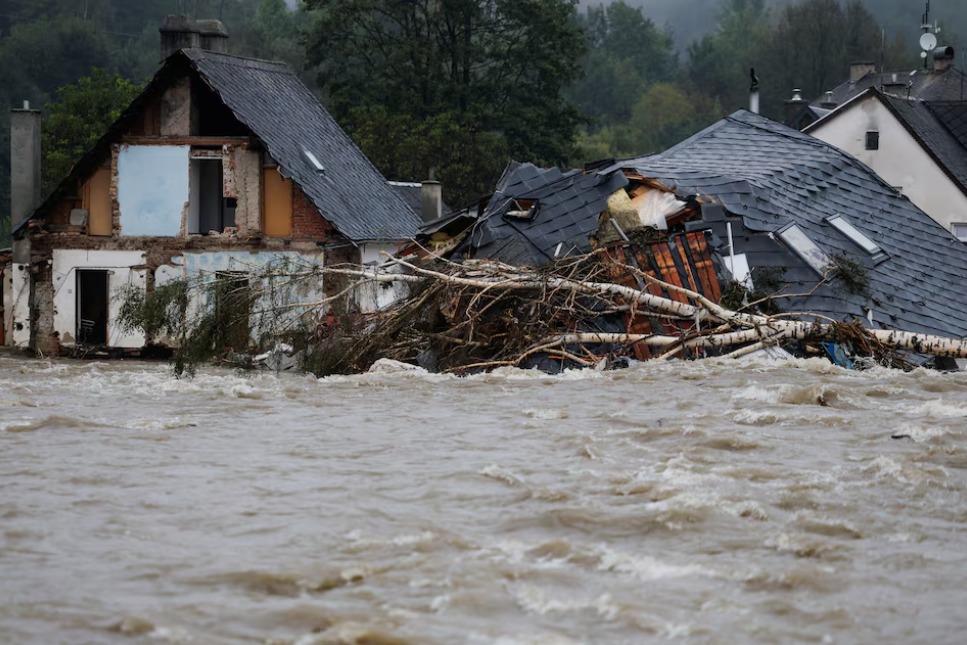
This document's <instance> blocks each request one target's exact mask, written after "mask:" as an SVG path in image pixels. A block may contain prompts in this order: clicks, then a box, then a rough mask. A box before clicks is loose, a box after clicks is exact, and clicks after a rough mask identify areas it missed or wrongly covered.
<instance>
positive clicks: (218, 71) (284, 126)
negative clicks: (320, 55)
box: [172, 48, 420, 241]
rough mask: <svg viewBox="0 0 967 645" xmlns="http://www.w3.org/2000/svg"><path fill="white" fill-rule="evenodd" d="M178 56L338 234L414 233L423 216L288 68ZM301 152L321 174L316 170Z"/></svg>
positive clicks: (389, 236)
mask: <svg viewBox="0 0 967 645" xmlns="http://www.w3.org/2000/svg"><path fill="white" fill-rule="evenodd" d="M179 55H183V56H185V57H187V58H188V60H189V61H190V64H191V65H192V67H194V68H195V69H196V70H197V71H198V73H199V74H200V75H201V76H202V78H203V79H204V80H205V81H206V82H207V83H208V84H209V85H210V86H211V88H212V89H213V90H214V91H215V92H216V93H217V94H218V95H219V96H220V97H221V99H222V101H223V102H224V103H225V105H226V106H227V107H228V108H229V109H230V110H231V111H232V113H233V114H235V116H236V117H237V118H238V120H239V121H241V122H242V123H243V124H244V125H246V126H247V127H248V128H249V129H250V130H251V131H252V132H253V133H254V134H255V136H257V137H258V138H259V139H260V140H261V141H262V143H263V144H264V145H265V147H266V148H267V149H268V151H269V154H271V155H272V158H273V159H275V160H276V161H277V162H278V163H279V165H280V166H281V167H282V169H283V170H284V171H285V172H286V173H287V174H288V175H289V176H290V177H291V178H292V180H293V181H295V182H296V183H297V184H298V185H299V186H301V187H302V190H303V191H304V192H305V193H306V195H307V196H308V197H309V199H311V200H312V202H313V204H315V206H316V207H317V208H318V209H319V211H320V212H321V213H322V215H323V217H325V218H326V219H327V220H329V221H330V222H332V223H333V224H334V225H335V227H336V229H337V230H338V231H339V232H340V233H342V234H343V235H345V236H346V237H348V238H350V239H352V240H356V241H364V240H401V239H408V238H410V237H412V236H413V235H414V234H415V233H416V231H417V228H418V227H419V225H420V218H419V217H418V216H417V215H416V214H415V213H414V212H413V211H412V209H410V208H409V207H408V206H407V205H406V204H405V203H404V202H403V201H402V200H401V199H400V198H399V197H398V196H397V195H396V193H395V192H394V191H393V190H392V189H391V188H390V187H389V186H388V185H387V184H386V180H385V178H384V177H383V176H382V175H381V174H380V172H379V171H378V170H377V169H376V167H375V166H373V164H372V163H371V162H370V161H369V159H367V158H366V156H365V155H364V154H363V153H362V151H360V150H359V148H357V147H356V145H355V144H354V143H353V142H352V140H350V138H349V137H348V136H347V135H346V133H345V132H343V130H342V128H340V127H339V125H338V124H337V123H336V121H335V119H333V118H332V116H331V115H330V114H329V113H328V112H327V111H326V110H325V108H323V107H322V105H321V104H320V103H319V101H318V100H317V99H316V97H315V96H313V95H312V92H310V91H309V89H308V88H307V87H306V86H305V85H304V84H303V83H302V81H300V80H299V78H298V77H297V76H296V75H295V74H293V73H292V71H291V70H290V69H289V68H288V67H287V66H285V65H283V64H281V63H270V62H266V61H260V60H253V59H249V58H240V57H238V56H231V55H229V54H222V53H217V52H213V51H209V50H204V49H195V48H192V49H183V50H181V51H180V52H179V53H177V54H174V55H173V57H172V58H174V57H176V56H179ZM306 150H307V151H309V152H311V153H312V154H313V155H315V156H316V157H317V158H318V160H319V161H320V162H321V163H322V165H323V167H324V168H325V171H324V172H318V171H317V170H316V169H315V168H314V166H313V164H312V162H310V161H309V159H308V158H307V157H306V155H305V152H304V151H306Z"/></svg>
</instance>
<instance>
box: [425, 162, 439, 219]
mask: <svg viewBox="0 0 967 645" xmlns="http://www.w3.org/2000/svg"><path fill="white" fill-rule="evenodd" d="M433 174H434V173H433V168H430V178H429V179H427V180H425V181H424V182H423V183H422V184H420V198H421V200H422V206H423V208H422V215H423V221H424V222H432V221H433V220H436V219H440V218H441V217H443V184H441V183H440V182H438V181H437V180H436V179H434V176H433Z"/></svg>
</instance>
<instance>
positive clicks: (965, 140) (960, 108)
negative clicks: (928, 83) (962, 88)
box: [927, 99, 967, 148]
mask: <svg viewBox="0 0 967 645" xmlns="http://www.w3.org/2000/svg"><path fill="white" fill-rule="evenodd" d="M927 107H928V108H930V111H931V112H933V114H934V116H936V117H937V119H939V120H940V122H941V123H943V124H944V127H946V128H947V129H948V130H949V131H950V133H951V134H952V135H954V137H956V139H957V141H959V142H960V145H962V146H964V147H965V148H967V99H965V100H963V101H930V102H928V103H927Z"/></svg>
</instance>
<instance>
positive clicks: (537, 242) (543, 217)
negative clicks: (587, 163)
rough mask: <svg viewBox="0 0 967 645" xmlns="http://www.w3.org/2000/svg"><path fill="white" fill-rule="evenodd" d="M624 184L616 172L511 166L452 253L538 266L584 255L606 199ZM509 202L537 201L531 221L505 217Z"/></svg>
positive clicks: (512, 205)
mask: <svg viewBox="0 0 967 645" xmlns="http://www.w3.org/2000/svg"><path fill="white" fill-rule="evenodd" d="M627 183H628V180H627V178H626V177H625V176H624V174H623V173H622V172H620V171H615V172H612V173H608V174H599V173H589V174H585V173H582V172H581V171H578V170H570V171H566V172H562V171H561V170H559V169H557V168H549V169H542V168H537V167H536V166H534V165H532V164H529V163H528V164H511V165H510V166H508V168H507V170H505V171H504V175H503V176H502V177H501V179H500V181H499V182H498V184H497V192H495V193H494V195H493V197H492V198H491V200H490V203H489V204H488V206H487V209H486V210H485V211H484V213H483V215H482V216H481V217H480V219H479V221H478V222H477V223H476V224H475V226H474V228H473V230H472V231H471V234H470V235H469V236H468V238H467V240H466V241H465V242H464V244H463V246H462V247H461V249H459V251H458V253H460V254H462V255H467V256H471V257H477V258H489V259H493V260H499V261H501V262H506V263H508V264H518V265H528V266H541V265H544V264H547V263H548V262H550V261H551V260H553V259H554V257H555V253H556V252H557V250H558V249H557V247H558V245H561V249H560V253H559V254H558V255H559V257H564V256H567V255H573V254H581V253H588V252H590V250H591V247H590V243H589V237H590V235H591V234H592V233H594V232H595V231H596V230H597V228H598V216H599V215H600V214H601V213H602V212H603V211H606V210H607V209H608V204H607V202H608V197H610V196H611V194H612V193H614V192H615V191H616V190H618V189H619V188H622V187H624V186H625V185H627ZM515 200H537V202H538V203H539V207H538V210H537V213H536V215H535V216H534V218H533V219H532V220H529V221H527V220H519V219H516V218H510V217H507V216H506V214H507V212H508V211H511V210H515V209H516V206H515Z"/></svg>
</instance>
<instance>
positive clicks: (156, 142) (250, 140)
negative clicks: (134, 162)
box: [121, 136, 256, 147]
mask: <svg viewBox="0 0 967 645" xmlns="http://www.w3.org/2000/svg"><path fill="white" fill-rule="evenodd" d="M121 143H126V144H128V145H132V146H246V147H253V146H254V145H255V144H256V139H255V138H254V137H181V136H177V137H175V136H165V137H161V136H156V137H150V136H132V137H123V138H122V139H121Z"/></svg>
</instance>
